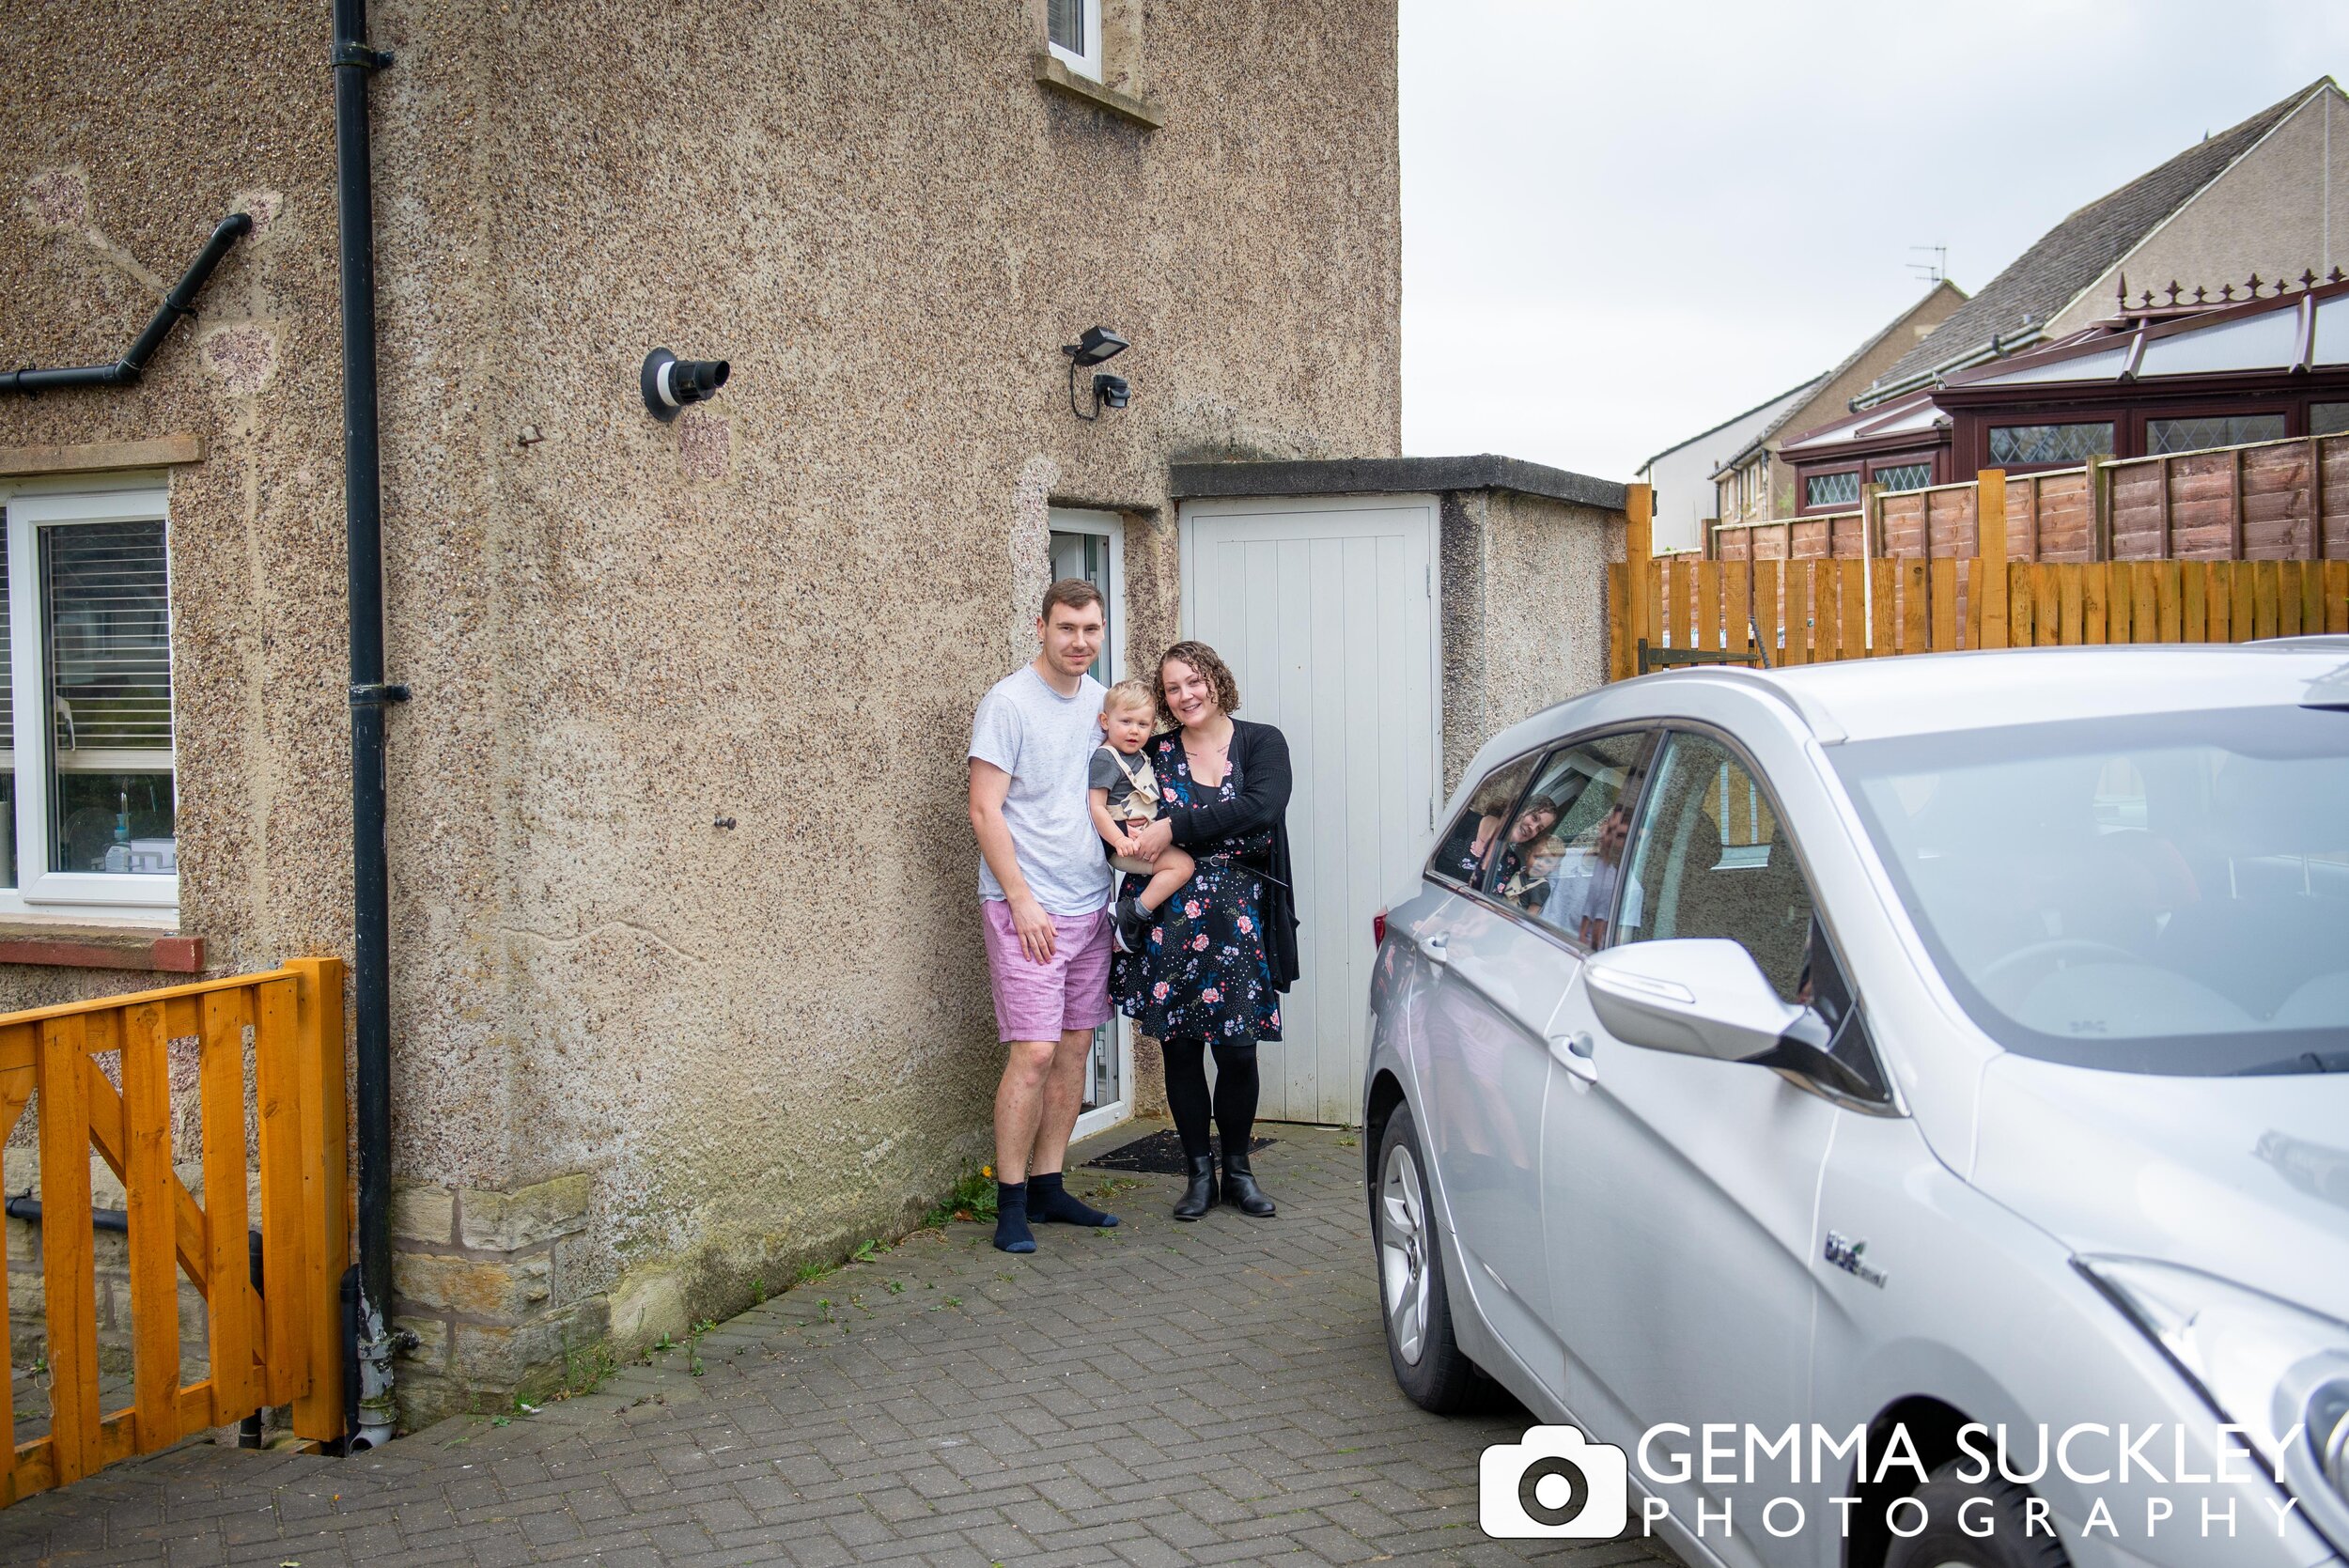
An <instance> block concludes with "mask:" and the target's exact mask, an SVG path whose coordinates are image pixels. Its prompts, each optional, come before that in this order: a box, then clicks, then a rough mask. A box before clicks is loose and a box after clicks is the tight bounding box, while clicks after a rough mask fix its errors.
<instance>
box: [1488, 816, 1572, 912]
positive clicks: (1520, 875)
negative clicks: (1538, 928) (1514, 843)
mask: <svg viewBox="0 0 2349 1568" xmlns="http://www.w3.org/2000/svg"><path fill="white" fill-rule="evenodd" d="M1510 858H1511V860H1513V861H1516V860H1517V857H1516V856H1515V855H1512V856H1511V857H1510ZM1565 858H1566V846H1564V845H1563V844H1561V843H1559V842H1558V840H1557V838H1556V837H1555V836H1554V835H1552V834H1549V833H1544V834H1543V835H1542V836H1541V837H1539V838H1537V839H1535V840H1534V841H1533V842H1532V843H1531V844H1529V845H1527V846H1525V854H1524V858H1523V860H1522V861H1521V862H1519V863H1517V865H1515V866H1514V867H1513V868H1512V869H1511V870H1510V871H1509V874H1508V875H1507V876H1506V877H1503V878H1502V880H1501V888H1500V893H1501V897H1503V898H1505V899H1507V900H1508V901H1509V902H1510V903H1512V904H1515V905H1516V906H1517V908H1520V909H1523V910H1524V911H1526V913H1528V914H1534V915H1538V914H1540V913H1541V912H1542V911H1543V909H1544V908H1547V907H1548V903H1549V884H1550V879H1551V877H1554V876H1556V875H1557V871H1558V866H1559V862H1562V861H1563V860H1564V859H1565Z"/></svg>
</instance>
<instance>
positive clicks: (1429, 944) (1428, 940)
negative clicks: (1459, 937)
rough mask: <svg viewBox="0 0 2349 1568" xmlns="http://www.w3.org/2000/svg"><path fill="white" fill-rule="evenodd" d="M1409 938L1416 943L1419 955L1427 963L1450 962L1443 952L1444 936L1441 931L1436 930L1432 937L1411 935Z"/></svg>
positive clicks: (1444, 945)
mask: <svg viewBox="0 0 2349 1568" xmlns="http://www.w3.org/2000/svg"><path fill="white" fill-rule="evenodd" d="M1411 940H1412V941H1413V942H1415V943H1417V944H1418V946H1419V952H1420V956H1421V957H1423V958H1424V959H1426V960H1427V961H1428V962H1429V963H1431V964H1442V963H1448V962H1450V959H1449V957H1448V955H1447V954H1446V952H1445V947H1446V938H1445V936H1444V934H1443V933H1442V932H1441V931H1439V932H1437V933H1436V934H1435V935H1434V936H1432V937H1413V938H1412V939H1411Z"/></svg>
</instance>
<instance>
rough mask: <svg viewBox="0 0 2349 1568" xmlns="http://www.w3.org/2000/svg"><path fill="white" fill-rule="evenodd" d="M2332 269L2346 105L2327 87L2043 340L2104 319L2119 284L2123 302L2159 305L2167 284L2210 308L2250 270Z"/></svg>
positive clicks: (2338, 238) (2348, 256)
mask: <svg viewBox="0 0 2349 1568" xmlns="http://www.w3.org/2000/svg"><path fill="white" fill-rule="evenodd" d="M2328 206H2329V211H2328V210H2327V208H2328ZM2336 264H2341V265H2349V101H2344V100H2343V99H2342V97H2341V92H2340V90H2339V89H2337V88H2334V87H2330V86H2327V87H2326V88H2325V89H2324V90H2322V91H2320V92H2318V93H2316V94H2314V95H2312V96H2311V97H2310V100H2309V101H2308V102H2306V103H2304V104H2302V105H2301V106H2300V107H2299V108H2298V109H2295V111H2293V113H2292V114H2291V115H2290V116H2288V117H2287V118H2285V120H2284V121H2283V123H2282V124H2280V125H2279V126H2277V127H2276V128H2275V130H2274V131H2272V132H2269V133H2268V134H2267V136H2266V138H2265V139H2264V140H2263V141H2261V142H2260V143H2259V144H2258V145H2257V146H2256V147H2252V149H2251V150H2250V151H2249V152H2248V153H2246V154H2244V155H2243V157H2242V158H2241V159H2240V160H2238V161H2237V162H2236V163H2234V164H2233V165H2232V167H2230V168H2229V169H2228V170H2227V171H2226V172H2225V173H2224V174H2222V175H2220V176H2219V177H2218V178H2217V179H2215V180H2213V181H2211V183H2210V184H2209V185H2207V186H2205V187H2204V188H2203V189H2202V190H2201V192H2200V193H2199V194H2197V195H2196V196H2195V197H2194V198H2193V199H2192V200H2191V201H2189V202H2187V203H2186V206H2184V207H2183V208H2181V209H2179V210H2178V211H2177V212H2176V213H2175V214H2173V215H2172V216H2171V217H2170V220H2169V221H2168V222H2167V223H2165V224H2163V225H2161V226H2160V227H2158V228H2156V229H2155V230H2154V232H2153V233H2151V234H2149V235H2147V236H2146V237H2145V238H2144V240H2143V241H2140V242H2139V244H2138V245H2137V246H2136V247H2135V248H2134V249H2132V250H2131V251H2130V252H2129V253H2128V254H2127V255H2126V256H2123V257H2122V258H2121V259H2120V260H2119V261H2118V262H2116V263H2114V264H2113V266H2112V267H2111V268H2110V269H2108V271H2107V272H2105V274H2104V275H2103V276H2102V277H2100V278H2098V279H2097V280H2096V281H2095V283H2093V284H2092V285H2091V286H2090V287H2088V288H2086V289H2085V290H2083V291H2082V292H2081V294H2080V296H2079V298H2077V300H2074V301H2073V302H2072V303H2070V304H2068V305H2066V306H2065V307H2064V308H2063V309H2062V310H2061V312H2059V313H2058V314H2057V316H2056V318H2055V320H2054V321H2053V323H2051V325H2050V326H2049V329H2048V332H2047V340H2048V341H2050V342H2053V341H2057V340H2059V339H2061V338H2062V337H2063V336H2064V335H2065V334H2069V333H2071V332H2074V331H2077V329H2079V328H2081V327H2084V326H2087V325H2088V324H2089V323H2091V322H2093V321H2102V320H2107V319H2109V318H2111V316H2112V314H2113V309H2114V305H2115V303H2116V300H2117V297H2118V293H2119V290H2120V287H2121V280H2122V278H2123V277H2126V278H2127V279H2128V285H2129V292H2130V294H2131V296H2132V297H2134V296H2136V295H2138V294H2139V293H2141V292H2142V291H2144V290H2145V289H2148V288H2150V289H2152V290H2153V291H2154V298H2155V301H2156V303H2158V302H2159V301H2161V300H2162V299H2163V298H2164V297H2165V293H2166V290H2167V289H2168V287H2169V286H2170V284H2171V283H2173V282H2174V283H2177V284H2179V285H2181V286H2182V287H2184V288H2185V290H2186V294H2187V296H2189V297H2190V296H2191V295H2192V293H2193V291H2194V290H2195V288H2196V287H2202V288H2206V289H2208V290H2209V295H2210V298H2212V299H2214V300H2216V299H2217V297H2218V290H2219V288H2220V287H2221V286H2222V285H2226V284H2232V285H2233V286H2234V287H2235V291H2236V293H2237V294H2238V295H2240V294H2241V293H2242V291H2243V287H2244V285H2245V283H2246V282H2247V281H2248V279H2249V277H2250V275H2251V273H2253V272H2258V273H2259V275H2260V277H2261V279H2262V281H2263V282H2273V281H2275V280H2276V279H2278V278H2279V277H2288V278H2297V277H2299V275H2300V274H2301V273H2302V272H2315V273H2316V274H2317V275H2319V276H2320V277H2321V276H2323V275H2324V274H2325V273H2326V272H2329V271H2331V269H2332V268H2333V267H2334V266H2335V265H2336Z"/></svg>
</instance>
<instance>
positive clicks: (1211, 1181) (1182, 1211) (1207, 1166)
mask: <svg viewBox="0 0 2349 1568" xmlns="http://www.w3.org/2000/svg"><path fill="white" fill-rule="evenodd" d="M1213 1207H1215V1156H1213V1155H1200V1156H1198V1157H1195V1158H1193V1159H1192V1160H1191V1162H1190V1186H1189V1187H1187V1188H1184V1189H1183V1195H1182V1196H1181V1197H1180V1198H1177V1199H1175V1219H1199V1218H1200V1217H1201V1216H1203V1215H1205V1214H1206V1212H1207V1211H1208V1210H1209V1209H1211V1208H1213Z"/></svg>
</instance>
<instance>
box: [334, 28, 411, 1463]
mask: <svg viewBox="0 0 2349 1568" xmlns="http://www.w3.org/2000/svg"><path fill="white" fill-rule="evenodd" d="M366 36H367V11H366V0H334V202H335V214H336V219H337V227H338V229H339V231H340V235H341V248H342V256H341V261H342V314H343V519H344V533H345V539H346V551H347V554H348V557H349V566H350V892H351V960H352V961H351V966H350V972H351V1015H352V1033H353V1036H354V1039H353V1047H354V1051H353V1054H354V1056H355V1058H356V1065H357V1068H358V1074H357V1077H358V1084H357V1094H356V1096H355V1097H356V1100H357V1109H358V1125H357V1126H356V1127H355V1128H354V1129H353V1132H354V1138H353V1141H354V1142H355V1143H356V1145H357V1149H358V1157H359V1181H358V1188H359V1261H358V1262H357V1263H356V1264H355V1265H352V1267H353V1269H354V1271H355V1272H356V1274H357V1276H358V1278H357V1281H356V1286H357V1289H356V1293H355V1295H356V1301H355V1304H354V1312H353V1313H352V1318H353V1321H352V1324H351V1328H350V1332H351V1337H352V1340H353V1342H354V1343H353V1345H352V1357H353V1359H354V1361H355V1362H356V1365H357V1368H358V1374H359V1376H358V1387H357V1388H356V1389H346V1390H345V1392H344V1400H345V1404H346V1405H347V1407H348V1408H347V1417H348V1421H349V1424H348V1425H347V1428H346V1436H345V1441H346V1444H347V1452H359V1451H360V1450H363V1449H370V1448H378V1447H381V1445H382V1444H384V1443H386V1442H388V1441H390V1440H391V1436H392V1428H393V1425H394V1422H395V1421H397V1415H398V1412H397V1408H396V1407H395V1405H393V1402H392V1358H393V1357H394V1355H396V1354H397V1351H398V1349H399V1345H400V1340H401V1336H400V1335H399V1334H398V1333H397V1331H396V1330H394V1329H393V1327H391V1309H392V1172H391V1156H392V1101H391V1064H392V1024H391V1015H392V990H391V900H390V893H389V880H390V870H389V863H388V862H389V856H388V854H387V852H386V850H385V847H384V842H383V815H384V809H383V800H384V786H383V707H384V705H385V704H387V703H392V702H397V701H400V700H402V699H404V698H405V697H406V696H407V695H408V692H407V689H406V688H405V687H397V686H390V685H386V684H385V682H384V679H383V489H382V467H381V454H380V453H379V451H378V450H377V443H376V433H377V422H376V400H375V186H374V180H373V178H372V175H371V172H370V166H369V150H368V143H367V79H368V78H369V77H370V76H372V75H373V74H374V73H375V72H376V71H379V70H382V69H383V68H384V67H386V66H388V65H390V64H391V63H392V57H391V56H390V55H389V54H383V53H381V52H380V51H378V50H376V49H373V48H371V47H369V45H368V43H367V41H366Z"/></svg>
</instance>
